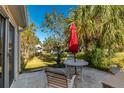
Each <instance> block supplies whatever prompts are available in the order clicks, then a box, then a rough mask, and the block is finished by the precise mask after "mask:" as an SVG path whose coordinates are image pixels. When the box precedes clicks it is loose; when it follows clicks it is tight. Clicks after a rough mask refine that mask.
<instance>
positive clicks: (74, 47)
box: [69, 23, 78, 54]
mask: <svg viewBox="0 0 124 93" xmlns="http://www.w3.org/2000/svg"><path fill="white" fill-rule="evenodd" d="M70 32H71V34H70V40H69V51H70V52H72V53H73V54H75V53H77V52H78V40H77V34H76V26H75V24H74V23H72V24H71V26H70Z"/></svg>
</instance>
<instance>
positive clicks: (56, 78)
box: [45, 68, 76, 88]
mask: <svg viewBox="0 0 124 93" xmlns="http://www.w3.org/2000/svg"><path fill="white" fill-rule="evenodd" d="M45 73H46V76H47V84H48V85H47V87H49V88H74V87H75V79H76V75H73V76H72V78H71V79H68V78H67V75H66V73H65V71H64V70H62V69H54V68H47V69H46V70H45Z"/></svg>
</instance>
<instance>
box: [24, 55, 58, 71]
mask: <svg viewBox="0 0 124 93" xmlns="http://www.w3.org/2000/svg"><path fill="white" fill-rule="evenodd" d="M54 64H56V62H55V61H49V62H48V61H44V60H41V59H39V58H38V57H33V58H32V59H30V60H29V61H28V62H27V64H26V66H25V69H26V70H27V69H35V68H42V67H47V66H50V65H54Z"/></svg>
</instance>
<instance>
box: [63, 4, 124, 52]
mask: <svg viewBox="0 0 124 93" xmlns="http://www.w3.org/2000/svg"><path fill="white" fill-rule="evenodd" d="M65 21H66V23H68V24H70V23H71V22H75V24H76V26H77V35H78V40H79V44H80V46H83V48H84V50H85V53H87V52H90V51H91V50H92V49H93V46H94V44H95V46H97V47H98V48H103V49H108V50H109V51H108V53H111V51H113V50H115V49H116V50H117V49H118V48H122V47H123V45H124V32H123V27H124V7H123V6H109V5H107V6H101V5H99V6H94V5H92V6H79V7H78V8H75V9H72V10H71V11H70V16H69V17H68V18H66V20H65ZM67 29H68V28H67ZM67 31H68V30H67Z"/></svg>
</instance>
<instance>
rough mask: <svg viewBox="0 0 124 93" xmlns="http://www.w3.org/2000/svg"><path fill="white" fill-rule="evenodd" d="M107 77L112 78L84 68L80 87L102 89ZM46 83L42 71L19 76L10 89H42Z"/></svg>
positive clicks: (108, 74) (103, 73) (107, 74)
mask: <svg viewBox="0 0 124 93" xmlns="http://www.w3.org/2000/svg"><path fill="white" fill-rule="evenodd" d="M109 76H112V74H110V73H107V72H103V71H100V70H97V69H94V68H90V67H84V68H83V78H84V82H83V83H82V87H83V88H102V84H101V81H102V80H104V79H105V78H108V77H109ZM46 82H47V80H46V76H45V73H44V71H37V72H29V73H23V74H20V75H19V77H18V79H17V80H16V81H15V83H14V84H13V85H12V88H44V87H45V86H46V84H47V83H46ZM79 85H80V84H79Z"/></svg>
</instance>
